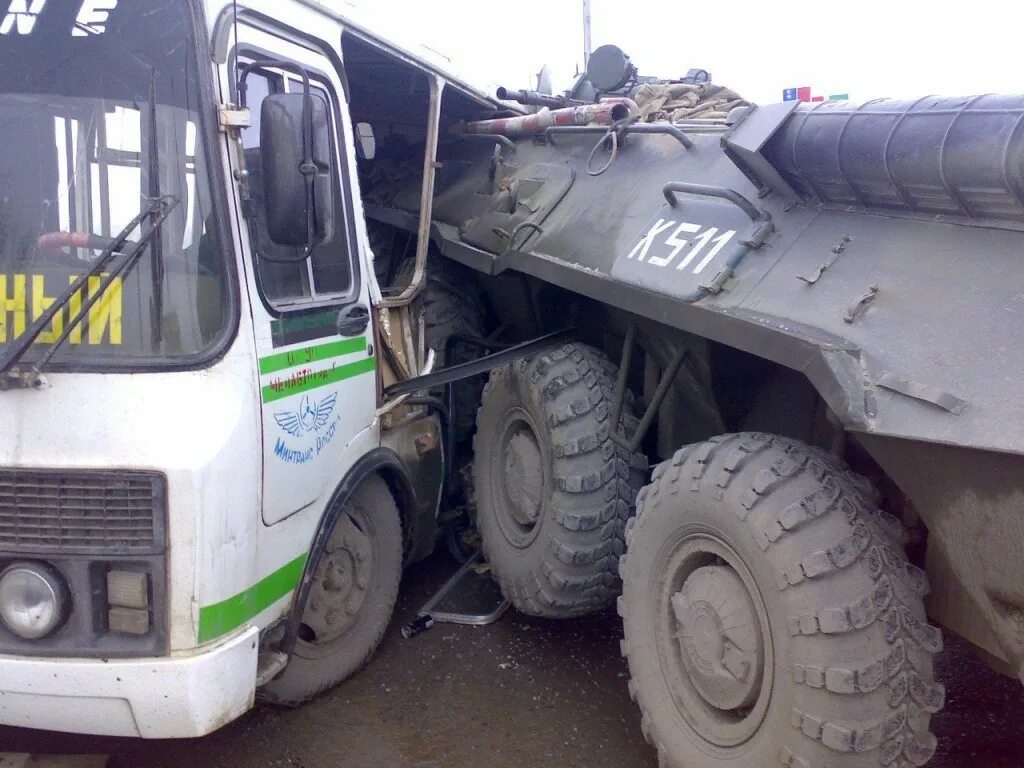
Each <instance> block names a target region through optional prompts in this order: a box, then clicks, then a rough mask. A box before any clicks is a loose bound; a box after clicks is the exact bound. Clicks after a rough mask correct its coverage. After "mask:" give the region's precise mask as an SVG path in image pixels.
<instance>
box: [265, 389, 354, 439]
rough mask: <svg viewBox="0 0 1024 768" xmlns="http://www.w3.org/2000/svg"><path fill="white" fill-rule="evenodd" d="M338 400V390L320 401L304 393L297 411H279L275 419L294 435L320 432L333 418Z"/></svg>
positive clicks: (282, 427)
mask: <svg viewBox="0 0 1024 768" xmlns="http://www.w3.org/2000/svg"><path fill="white" fill-rule="evenodd" d="M337 401H338V393H337V392H332V393H331V394H329V395H327V396H326V397H325V398H323V399H322V400H320V401H319V402H315V401H313V400H310V399H309V395H304V396H303V397H302V400H301V401H300V402H299V409H298V410H297V411H278V412H277V413H275V414H274V421H276V422H277V423H278V426H280V427H281V429H283V430H284V431H285V432H287V433H288V434H289V435H291V436H292V437H300V436H301V435H303V434H305V433H306V432H319V431H320V430H321V429H323V427H324V425H326V424H327V422H328V420H329V419H330V418H331V414H332V413H333V412H334V406H335V404H336V403H337Z"/></svg>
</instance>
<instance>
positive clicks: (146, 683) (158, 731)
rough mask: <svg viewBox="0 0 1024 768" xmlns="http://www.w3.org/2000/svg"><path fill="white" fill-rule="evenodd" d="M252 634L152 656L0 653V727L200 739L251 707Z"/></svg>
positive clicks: (255, 641)
mask: <svg viewBox="0 0 1024 768" xmlns="http://www.w3.org/2000/svg"><path fill="white" fill-rule="evenodd" d="M258 636H259V630H258V629H257V628H256V627H252V628H250V629H248V630H246V631H245V632H243V633H242V634H240V635H236V636H235V637H232V638H231V639H229V640H227V641H226V642H223V643H221V644H220V645H218V646H216V647H214V648H212V649H210V650H205V649H204V650H202V651H200V652H198V653H196V654H195V655H191V656H181V657H169V658H160V659H110V660H108V661H103V660H101V659H53V658H46V659H42V658H24V657H18V656H0V724H2V725H11V726H17V727H22V728H39V729H42V730H48V731H65V732H68V733H90V734H98V735H104V736H141V737H143V738H147V739H161V738H186V737H192V736H204V735H205V734H207V733H210V732H211V731H215V730H217V729H218V728H220V727H222V726H224V725H227V724H228V723H230V722H231V721H232V720H234V719H235V718H237V717H239V716H240V715H242V714H243V713H244V712H246V711H247V710H248V709H249V708H250V707H252V704H253V697H254V696H255V690H256V657H257V646H258V641H259V637H258Z"/></svg>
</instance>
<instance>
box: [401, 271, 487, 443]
mask: <svg viewBox="0 0 1024 768" xmlns="http://www.w3.org/2000/svg"><path fill="white" fill-rule="evenodd" d="M415 267H416V260H415V259H406V260H405V261H404V262H402V264H401V265H400V266H399V268H398V274H397V275H396V277H395V283H396V285H398V286H406V285H408V284H409V282H410V281H411V280H412V276H413V272H414V270H415ZM412 309H413V315H414V316H416V317H418V316H419V314H420V313H422V314H423V321H424V335H425V336H426V342H427V346H428V347H429V348H430V349H433V350H434V352H435V353H436V354H437V362H436V363H435V365H434V367H435V369H439V368H442V367H443V366H444V364H445V361H444V354H445V348H446V346H447V344H448V339H450V338H451V337H452V336H474V337H477V338H480V337H483V336H484V325H485V321H484V316H485V313H484V303H483V298H482V292H481V291H480V286H479V285H478V284H477V281H476V275H475V274H473V272H472V270H470V269H469V268H467V267H464V266H462V265H461V264H459V263H458V262H454V261H452V260H451V259H446V258H445V257H444V256H439V255H436V254H431V255H430V257H429V258H428V259H427V279H426V283H425V285H424V286H423V290H421V291H420V293H419V295H418V296H417V297H416V298H415V299H414V300H413V305H412ZM459 352H460V350H459V348H458V347H457V348H456V354H458V353H459ZM467 353H468V357H467V359H469V358H473V357H477V356H479V355H480V354H482V353H483V352H482V350H479V349H476V348H473V349H469V350H467ZM460 359H461V358H460ZM456 362H457V361H456ZM452 387H453V393H452V394H453V399H454V403H453V408H452V414H451V419H452V421H451V429H452V431H453V432H454V434H455V440H456V442H461V441H463V440H465V439H466V438H468V437H469V436H470V434H472V432H473V426H474V424H475V423H476V409H477V408H478V407H479V406H480V393H481V392H482V391H483V388H484V379H483V377H482V376H477V377H473V378H470V379H463V380H462V381H457V382H455V383H454V384H453V385H452Z"/></svg>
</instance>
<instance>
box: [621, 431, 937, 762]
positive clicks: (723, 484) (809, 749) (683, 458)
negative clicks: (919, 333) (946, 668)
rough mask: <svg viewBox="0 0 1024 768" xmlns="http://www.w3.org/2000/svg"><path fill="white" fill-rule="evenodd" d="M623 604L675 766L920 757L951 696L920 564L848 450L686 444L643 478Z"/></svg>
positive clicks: (650, 734) (757, 438) (734, 441)
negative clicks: (848, 461) (910, 558)
mask: <svg viewBox="0 0 1024 768" xmlns="http://www.w3.org/2000/svg"><path fill="white" fill-rule="evenodd" d="M637 509H638V512H637V517H636V518H635V519H634V520H633V521H631V525H630V526H629V529H628V531H627V534H626V539H627V550H626V554H625V555H624V556H623V559H622V563H621V573H622V580H623V594H622V597H621V598H620V602H619V613H620V614H621V615H622V620H623V626H624V634H625V639H624V640H623V642H622V653H623V655H624V656H625V658H626V660H627V661H628V663H629V669H630V675H631V680H630V683H629V691H630V694H631V695H632V696H633V698H634V699H635V700H636V701H637V703H638V704H639V707H640V711H641V714H642V718H641V724H642V728H643V732H644V736H645V737H646V738H647V740H648V742H650V744H651V745H652V746H654V747H655V748H656V749H657V751H658V758H659V765H660V766H661V767H662V768H681V767H682V766H698V765H699V766H701V767H702V768H746V766H750V765H755V764H756V765H768V764H771V765H780V766H786V767H787V768H826V767H827V768H882V767H883V766H885V767H886V768H910V766H921V765H924V763H926V762H927V761H928V760H929V759H930V758H931V756H932V754H933V753H934V751H935V746H936V743H935V737H934V736H933V735H932V733H931V732H930V730H929V720H930V718H931V715H932V713H934V712H937V711H938V710H939V709H940V708H941V707H942V704H943V698H944V690H943V687H942V686H941V685H939V684H937V683H936V682H935V676H934V672H933V667H932V657H933V656H934V655H935V654H936V653H937V652H938V651H939V650H940V649H941V646H942V635H941V633H940V632H939V630H938V629H936V628H934V627H931V626H929V625H928V623H927V621H926V618H925V612H924V604H923V600H922V596H923V595H924V593H925V592H926V589H927V580H926V579H925V577H924V573H923V572H922V571H921V570H920V569H918V568H916V567H915V566H913V565H911V564H909V563H908V562H907V559H906V556H905V554H904V552H903V548H902V543H901V539H902V526H901V524H900V522H899V521H898V520H896V518H894V517H891V516H889V515H888V514H887V513H885V512H883V511H881V510H879V509H878V508H877V506H876V504H875V499H874V495H873V492H872V490H871V488H870V485H869V484H867V483H866V481H864V480H863V478H861V477H859V476H858V475H854V474H853V473H852V472H851V471H850V470H849V469H848V468H847V467H846V466H845V464H843V463H842V462H841V461H839V460H838V459H836V458H835V457H834V456H832V455H830V454H827V453H825V452H824V451H821V450H819V449H816V448H811V447H809V446H806V445H804V444H802V443H799V442H797V441H795V440H790V439H787V438H782V437H776V436H773V435H766V434H757V433H741V434H734V435H724V436H720V437H716V438H713V439H711V440H710V441H708V442H705V443H700V444H697V445H691V446H687V447H685V448H683V449H681V450H680V451H678V452H677V453H676V454H675V456H673V457H672V458H671V459H670V460H668V461H666V462H664V463H662V464H661V465H659V466H658V467H657V468H656V469H655V471H654V473H653V480H652V482H651V484H650V485H648V486H647V487H645V488H644V489H643V490H642V491H641V492H640V497H639V499H638V502H637Z"/></svg>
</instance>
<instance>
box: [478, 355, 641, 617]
mask: <svg viewBox="0 0 1024 768" xmlns="http://www.w3.org/2000/svg"><path fill="white" fill-rule="evenodd" d="M615 373H616V368H615V366H614V365H613V364H612V363H611V362H610V361H609V360H608V359H607V358H606V357H605V356H604V355H602V354H601V353H600V352H598V351H597V350H596V349H593V348H591V347H588V346H584V345H582V344H567V345H565V346H564V347H562V348H561V349H558V350H553V351H551V352H548V353H546V354H543V355H541V356H539V357H538V358H535V359H533V360H531V361H526V360H520V361H519V362H517V363H515V364H513V365H509V366H505V367H504V368H499V369H497V370H495V371H494V372H492V374H491V378H490V381H489V382H488V383H487V385H486V387H485V388H484V395H483V403H482V405H481V406H480V411H479V414H478V417H477V434H476V438H475V440H474V453H475V456H474V460H473V476H474V485H475V488H476V499H477V505H478V507H477V525H478V528H479V531H480V535H481V537H482V539H483V546H484V552H485V554H486V555H487V559H488V560H489V561H490V563H491V568H492V569H493V572H494V574H495V576H496V578H497V579H498V582H499V584H500V585H501V589H502V592H503V593H504V594H505V596H506V597H507V598H508V599H509V600H510V601H511V602H512V604H513V605H515V607H516V608H518V609H519V610H520V611H521V612H523V613H526V614H530V615H532V616H548V617H568V616H580V615H583V614H586V613H591V612H593V611H597V610H600V609H602V608H604V607H606V606H608V605H609V604H610V603H611V601H612V600H613V599H614V598H615V596H616V595H617V594H618V593H619V589H620V582H619V577H618V558H619V555H620V554H622V551H623V549H624V539H623V537H624V531H625V527H626V520H627V519H628V518H629V516H630V515H631V514H632V513H633V504H634V500H635V498H636V493H637V490H638V489H639V487H640V486H641V485H642V484H643V469H644V468H645V467H646V462H644V461H643V460H642V459H641V458H640V457H638V456H631V455H630V454H629V452H628V451H626V450H625V449H623V448H621V447H619V446H617V445H616V444H615V443H614V442H613V441H612V439H611V437H610V436H609V430H610V429H611V417H612V405H613V402H612V397H613V388H614V379H615ZM628 407H629V406H628V403H627V404H626V406H625V407H624V409H623V410H624V415H623V417H622V419H621V422H622V423H621V424H620V425H617V428H621V429H623V430H625V432H627V433H628V434H632V431H633V428H634V427H635V424H636V419H635V418H634V417H633V415H632V413H629V414H625V411H626V410H627V409H628Z"/></svg>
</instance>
